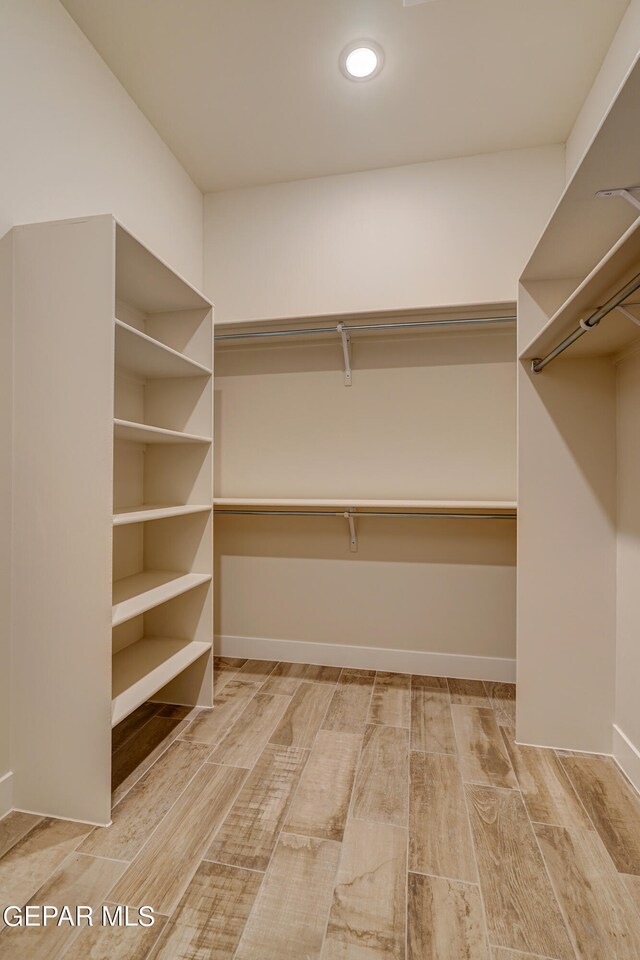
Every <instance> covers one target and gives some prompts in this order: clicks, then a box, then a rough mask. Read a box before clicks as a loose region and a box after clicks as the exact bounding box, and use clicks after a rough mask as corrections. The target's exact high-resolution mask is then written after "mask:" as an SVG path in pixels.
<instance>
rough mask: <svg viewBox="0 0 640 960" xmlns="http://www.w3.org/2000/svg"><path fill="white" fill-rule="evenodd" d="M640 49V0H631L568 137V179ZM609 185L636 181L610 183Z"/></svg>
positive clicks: (621, 185)
mask: <svg viewBox="0 0 640 960" xmlns="http://www.w3.org/2000/svg"><path fill="white" fill-rule="evenodd" d="M639 50H640V0H631V2H630V4H629V7H628V9H627V12H626V14H625V16H624V17H623V19H622V22H621V23H620V26H619V27H618V30H617V32H616V35H615V37H614V39H613V42H612V44H611V46H610V47H609V50H608V52H607V55H606V57H605V59H604V62H603V64H602V67H601V69H600V71H599V73H598V75H597V77H596V79H595V81H594V83H593V86H592V87H591V90H590V91H589V94H588V95H587V97H586V99H585V102H584V104H583V106H582V109H581V111H580V113H579V114H578V117H577V119H576V122H575V124H574V127H573V130H572V131H571V134H570V136H569V139H568V140H567V149H566V179H567V180H570V179H571V177H572V176H573V174H574V173H575V170H576V168H577V166H578V164H579V163H580V161H581V160H582V158H583V156H584V154H585V152H586V150H587V148H588V146H589V144H590V143H591V140H592V139H593V137H594V135H595V134H596V132H597V130H598V128H599V126H600V124H601V123H602V121H603V120H604V118H605V116H606V114H607V111H608V110H609V107H610V106H611V103H612V102H613V100H614V99H615V97H616V95H617V93H618V91H619V90H620V87H621V86H622V84H623V82H624V80H625V78H626V76H627V74H628V73H629V71H630V69H631V67H632V66H633V64H634V62H635V60H636V59H637V57H638V51H639ZM606 186H610V187H617V186H620V187H627V186H634V184H627V183H620V184H617V183H611V184H606Z"/></svg>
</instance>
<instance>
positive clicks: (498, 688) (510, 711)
mask: <svg viewBox="0 0 640 960" xmlns="http://www.w3.org/2000/svg"><path fill="white" fill-rule="evenodd" d="M484 685H485V687H486V688H487V693H488V695H489V700H490V701H491V706H492V708H493V712H494V713H495V715H496V720H497V721H498V723H499V724H503V723H504V724H506V725H507V726H508V727H515V725H516V685H515V683H498V682H495V681H492V680H485V683H484Z"/></svg>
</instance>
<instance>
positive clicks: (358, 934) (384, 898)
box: [322, 820, 407, 960]
mask: <svg viewBox="0 0 640 960" xmlns="http://www.w3.org/2000/svg"><path fill="white" fill-rule="evenodd" d="M406 855H407V831H406V830H405V829H404V828H402V827H393V826H390V825H389V824H381V823H366V822H364V821H363V820H349V821H348V823H347V829H346V831H345V834H344V841H343V844H342V857H341V860H340V867H339V870H338V878H337V884H336V888H335V891H334V895H333V903H332V906H331V912H330V914H329V924H328V926H327V933H326V938H325V944H324V948H323V951H322V960H404V958H405V956H406V954H405V933H406V885H407V859H406Z"/></svg>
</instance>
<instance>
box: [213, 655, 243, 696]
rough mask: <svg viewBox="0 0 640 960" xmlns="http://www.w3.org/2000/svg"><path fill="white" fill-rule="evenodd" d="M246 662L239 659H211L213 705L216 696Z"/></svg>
mask: <svg viewBox="0 0 640 960" xmlns="http://www.w3.org/2000/svg"><path fill="white" fill-rule="evenodd" d="M246 662H247V661H246V660H243V659H242V658H241V657H214V658H213V697H214V703H215V698H216V696H217V695H218V694H219V693H220V692H221V691H222V690H223V689H224V688H225V687H226V685H227V684H228V683H229V681H230V680H233V678H234V677H235V676H236V675H237V673H238V671H239V670H240V669H241V668H242V667H243V666H244V665H245V663H246Z"/></svg>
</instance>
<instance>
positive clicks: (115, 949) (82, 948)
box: [64, 903, 167, 960]
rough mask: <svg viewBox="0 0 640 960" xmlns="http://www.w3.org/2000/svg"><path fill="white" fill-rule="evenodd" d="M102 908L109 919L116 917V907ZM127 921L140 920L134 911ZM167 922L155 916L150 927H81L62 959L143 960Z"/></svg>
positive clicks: (100, 925) (133, 922) (130, 912)
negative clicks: (105, 909)
mask: <svg viewBox="0 0 640 960" xmlns="http://www.w3.org/2000/svg"><path fill="white" fill-rule="evenodd" d="M104 907H106V908H108V909H109V912H110V916H111V917H113V916H115V911H116V910H117V909H118V905H117V904H114V903H103V904H101V907H100V909H101V910H102V909H103V908H104ZM120 909H122V907H120ZM129 919H130V921H131V923H132V924H135V923H136V921H137V920H138V919H139V917H138V912H137V910H130V911H129ZM166 922H167V918H166V917H163V916H161V915H160V914H156V915H155V917H154V924H153V926H151V927H145V926H135V925H132V926H130V927H127V926H124V925H123V926H113V927H112V926H109V925H108V924H105V925H102V923H96V922H95V921H94V926H92V927H83V928H82V930H81V931H80V933H79V934H78V936H77V937H76V939H75V940H74V941H73V943H72V944H71V947H70V948H69V949H68V950H67V951H66V952H65V954H64V960H146V958H147V956H148V954H149V951H150V950H151V948H152V947H153V945H154V943H155V942H156V940H157V939H158V937H159V936H160V934H161V933H162V930H163V928H164V926H165V924H166Z"/></svg>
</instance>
